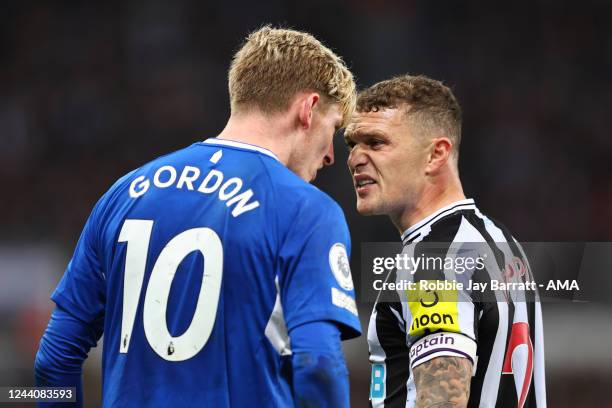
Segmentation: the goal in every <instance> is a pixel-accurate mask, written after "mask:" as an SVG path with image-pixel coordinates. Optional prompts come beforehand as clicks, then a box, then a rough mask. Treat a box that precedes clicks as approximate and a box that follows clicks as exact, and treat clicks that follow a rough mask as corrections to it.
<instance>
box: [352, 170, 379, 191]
mask: <svg viewBox="0 0 612 408" xmlns="http://www.w3.org/2000/svg"><path fill="white" fill-rule="evenodd" d="M374 184H376V181H375V180H374V179H373V178H371V177H369V176H366V175H362V174H360V175H357V176H355V190H357V192H358V193H359V192H365V191H367V190H368V189H369V188H371V186H372V185H374Z"/></svg>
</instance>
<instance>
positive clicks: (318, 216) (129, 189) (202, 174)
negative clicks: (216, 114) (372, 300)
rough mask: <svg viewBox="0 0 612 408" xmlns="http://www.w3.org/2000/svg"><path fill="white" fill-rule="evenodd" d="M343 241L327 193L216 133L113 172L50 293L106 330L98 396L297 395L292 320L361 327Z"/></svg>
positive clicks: (173, 400)
mask: <svg viewBox="0 0 612 408" xmlns="http://www.w3.org/2000/svg"><path fill="white" fill-rule="evenodd" d="M349 253H350V237H349V232H348V228H347V225H346V221H345V219H344V215H343V213H342V210H341V209H340V207H339V206H338V205H337V204H336V203H335V202H334V201H333V200H332V199H331V198H330V197H328V196H327V195H326V194H324V193H323V192H321V191H320V190H318V189H317V188H316V187H314V186H311V185H310V184H308V183H306V182H304V181H303V180H301V179H300V178H299V177H297V176H296V175H295V174H294V173H293V172H291V171H290V170H288V169H287V168H286V167H285V166H283V165H282V164H281V163H280V162H279V161H278V159H277V158H276V157H275V156H274V154H273V153H271V152H270V151H268V150H266V149H262V148H260V147H257V146H252V145H248V144H244V143H238V142H233V141H228V140H221V139H214V138H213V139H208V140H206V141H205V142H201V143H195V144H193V145H191V146H189V147H187V148H185V149H182V150H179V151H177V152H174V153H171V154H168V155H166V156H162V157H160V158H158V159H156V160H154V161H152V162H150V163H148V164H146V165H144V166H142V167H140V168H139V169H137V170H135V171H133V172H131V173H129V174H127V175H126V176H124V177H122V178H121V179H120V180H118V181H117V182H116V183H115V184H114V185H113V186H112V187H111V189H110V190H109V191H108V192H106V194H104V195H103V196H102V198H101V199H100V200H99V201H98V203H97V204H96V206H95V207H94V209H93V211H92V213H91V215H90V217H89V219H88V220H87V223H86V225H85V227H84V229H83V232H82V234H81V237H80V239H79V242H78V244H77V247H76V250H75V253H74V255H73V258H72V260H71V261H70V263H69V265H68V267H67V269H66V272H65V274H64V276H63V278H62V280H61V282H60V283H59V285H58V287H57V289H56V290H55V292H54V293H53V295H52V299H53V300H54V301H55V302H56V303H57V304H58V305H60V306H62V307H63V308H64V309H65V310H67V311H69V312H70V313H72V314H73V315H74V316H76V317H77V318H79V319H81V320H83V321H85V322H86V323H88V324H89V325H90V327H91V328H92V330H95V331H96V333H97V335H98V336H99V335H101V334H102V332H103V333H104V350H103V396H102V399H103V404H104V405H105V406H141V405H148V406H177V407H178V406H189V407H191V406H214V407H226V406H230V405H231V406H253V405H254V404H255V405H257V406H291V405H292V403H291V390H290V386H289V385H288V380H287V373H290V366H288V364H290V355H291V344H290V339H289V336H288V335H287V333H288V331H290V330H291V329H292V328H294V327H297V326H299V325H301V324H304V323H307V322H312V321H320V320H326V321H332V322H335V323H336V324H337V325H338V326H339V328H340V330H341V333H342V338H343V339H348V338H352V337H355V336H358V335H359V333H360V325H359V320H358V318H357V310H356V306H355V300H354V288H353V282H352V277H351V273H350V268H349V262H348V259H349Z"/></svg>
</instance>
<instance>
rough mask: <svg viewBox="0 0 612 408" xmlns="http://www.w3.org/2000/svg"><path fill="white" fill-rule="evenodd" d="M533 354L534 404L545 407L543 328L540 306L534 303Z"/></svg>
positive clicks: (541, 407)
mask: <svg viewBox="0 0 612 408" xmlns="http://www.w3.org/2000/svg"><path fill="white" fill-rule="evenodd" d="M533 354H535V355H534V356H533V380H534V381H533V384H534V386H535V396H536V406H537V407H538V408H546V376H545V374H544V373H545V371H544V361H545V360H544V328H543V327H542V306H541V305H540V302H538V303H536V304H535V345H534V352H533Z"/></svg>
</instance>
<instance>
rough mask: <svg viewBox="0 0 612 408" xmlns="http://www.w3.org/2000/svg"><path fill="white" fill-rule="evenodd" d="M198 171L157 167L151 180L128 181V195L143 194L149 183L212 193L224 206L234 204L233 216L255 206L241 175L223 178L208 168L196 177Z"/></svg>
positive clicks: (135, 196) (219, 173) (196, 168)
mask: <svg viewBox="0 0 612 408" xmlns="http://www.w3.org/2000/svg"><path fill="white" fill-rule="evenodd" d="M201 173H202V172H201V170H200V169H199V168H198V167H194V166H185V167H183V169H182V170H181V171H180V174H179V172H178V171H177V169H176V168H174V167H173V166H169V165H166V166H161V167H160V168H158V169H157V170H156V171H155V173H154V174H153V178H152V179H150V178H148V177H146V176H144V175H143V176H138V177H136V178H135V179H134V180H132V182H131V183H130V191H129V193H130V197H132V198H138V197H140V196H142V195H144V194H145V193H146V192H147V191H149V188H150V187H151V184H152V185H153V186H155V187H157V188H170V187H174V188H177V189H179V190H189V191H195V192H198V193H201V194H207V195H208V194H216V195H217V198H218V199H219V200H221V201H223V202H225V205H226V206H227V207H231V206H234V207H233V209H232V216H233V217H238V216H239V215H241V214H244V213H246V212H248V211H251V210H254V209H256V208H257V207H259V201H257V200H252V198H253V190H251V189H250V188H249V189H246V190H245V189H243V185H244V182H243V181H242V179H241V178H239V177H230V178H228V179H227V180H226V176H225V174H223V172H222V171H220V170H216V169H211V170H210V171H209V172H208V173H206V175H205V176H204V177H203V178H201V177H200V176H202V174H201ZM200 180H201V181H200Z"/></svg>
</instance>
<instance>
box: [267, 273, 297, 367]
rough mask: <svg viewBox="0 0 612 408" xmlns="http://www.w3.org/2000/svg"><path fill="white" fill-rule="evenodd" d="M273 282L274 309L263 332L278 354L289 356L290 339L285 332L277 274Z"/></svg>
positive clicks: (285, 326)
mask: <svg viewBox="0 0 612 408" xmlns="http://www.w3.org/2000/svg"><path fill="white" fill-rule="evenodd" d="M274 283H275V284H276V302H275V303H274V309H272V313H271V314H270V319H268V324H267V325H266V329H265V331H264V333H265V335H266V337H267V338H268V340H269V341H270V343H272V346H273V347H274V349H275V350H276V351H277V352H278V354H280V355H281V356H289V355H291V339H290V338H289V333H288V332H287V325H286V324H285V316H284V314H283V306H282V305H281V300H280V290H279V286H278V276H277V277H276V279H275V280H274Z"/></svg>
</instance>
